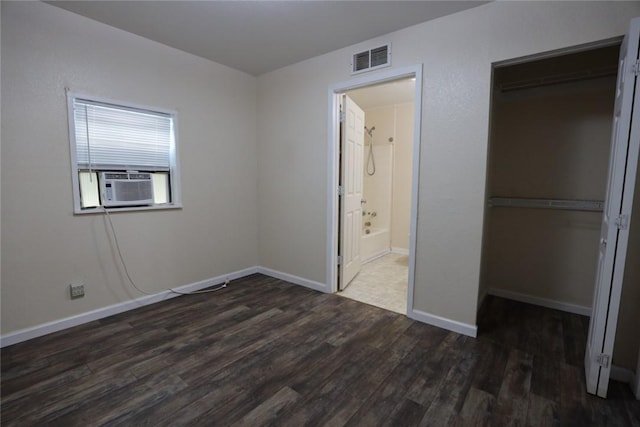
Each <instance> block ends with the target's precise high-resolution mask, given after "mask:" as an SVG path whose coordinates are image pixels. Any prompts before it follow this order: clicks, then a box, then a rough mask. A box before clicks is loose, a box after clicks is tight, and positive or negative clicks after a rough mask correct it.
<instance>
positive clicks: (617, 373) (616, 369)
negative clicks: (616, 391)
mask: <svg viewBox="0 0 640 427" xmlns="http://www.w3.org/2000/svg"><path fill="white" fill-rule="evenodd" d="M609 378H610V379H612V380H614V381H620V382H621V383H626V384H629V385H631V386H632V387H633V380H634V375H633V371H632V370H631V369H627V368H623V367H620V366H616V365H611V371H610V373H609Z"/></svg>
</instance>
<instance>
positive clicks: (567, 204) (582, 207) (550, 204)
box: [489, 197, 604, 212]
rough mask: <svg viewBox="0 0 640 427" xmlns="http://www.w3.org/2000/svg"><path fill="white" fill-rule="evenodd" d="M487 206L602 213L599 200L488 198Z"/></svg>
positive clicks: (601, 205)
mask: <svg viewBox="0 0 640 427" xmlns="http://www.w3.org/2000/svg"><path fill="white" fill-rule="evenodd" d="M489 206H491V207H508V208H538V209H565V210H572V211H591V212H602V210H603V208H604V202H603V201H601V200H566V199H525V198H514V197H490V198H489Z"/></svg>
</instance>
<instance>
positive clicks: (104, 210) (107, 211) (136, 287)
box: [101, 206, 229, 295]
mask: <svg viewBox="0 0 640 427" xmlns="http://www.w3.org/2000/svg"><path fill="white" fill-rule="evenodd" d="M101 207H102V211H103V212H104V213H105V214H106V216H107V220H108V222H109V228H111V235H112V236H113V241H114V242H115V244H116V252H118V257H119V258H120V262H121V263H122V268H123V269H124V274H125V275H126V276H127V280H128V281H129V283H131V285H132V286H133V287H134V288H135V289H136V290H137V291H138V292H140V293H143V294H145V295H155V294H156V293H151V292H147V291H144V290H142V289H140V288H139V287H138V286H137V285H136V283H135V282H134V281H133V279H132V278H131V275H130V274H129V269H128V268H127V263H126V262H125V261H124V257H123V256H122V251H121V250H120V242H118V234H117V233H116V229H115V227H114V226H113V221H111V214H109V210H108V209H107V208H105V207H104V206H101ZM227 285H229V280H227V281H225V282H224V283H222V284H221V286H219V287H217V288H214V289H203V290H201V291H193V292H182V291H176V290H175V289H172V288H169V289H168V291H170V292H173V293H174V294H180V295H195V294H207V293H209V292H215V291H219V290H220V289H223V288H226V287H227Z"/></svg>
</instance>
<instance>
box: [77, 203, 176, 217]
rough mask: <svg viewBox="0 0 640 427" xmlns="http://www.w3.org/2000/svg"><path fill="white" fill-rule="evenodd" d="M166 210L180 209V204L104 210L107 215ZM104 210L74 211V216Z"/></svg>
mask: <svg viewBox="0 0 640 427" xmlns="http://www.w3.org/2000/svg"><path fill="white" fill-rule="evenodd" d="M166 209H182V203H173V204H166V205H153V206H130V207H122V208H106V210H108V211H109V213H118V212H136V211H158V210H166ZM104 211H105V208H103V207H98V208H87V209H74V212H73V213H74V215H86V214H101V213H104Z"/></svg>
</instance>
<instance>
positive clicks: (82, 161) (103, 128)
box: [73, 98, 174, 170]
mask: <svg viewBox="0 0 640 427" xmlns="http://www.w3.org/2000/svg"><path fill="white" fill-rule="evenodd" d="M73 111H74V122H75V137H76V138H75V139H76V141H75V142H76V144H75V145H76V161H77V162H78V167H79V168H88V169H135V170H139V169H144V170H169V166H170V151H171V149H172V146H173V137H174V136H173V117H172V116H171V115H170V114H166V113H160V112H155V111H146V110H139V109H133V108H128V107H122V106H117V105H111V104H104V103H99V102H96V101H89V100H85V99H80V98H75V99H74V100H73Z"/></svg>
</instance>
